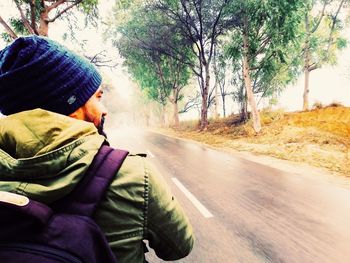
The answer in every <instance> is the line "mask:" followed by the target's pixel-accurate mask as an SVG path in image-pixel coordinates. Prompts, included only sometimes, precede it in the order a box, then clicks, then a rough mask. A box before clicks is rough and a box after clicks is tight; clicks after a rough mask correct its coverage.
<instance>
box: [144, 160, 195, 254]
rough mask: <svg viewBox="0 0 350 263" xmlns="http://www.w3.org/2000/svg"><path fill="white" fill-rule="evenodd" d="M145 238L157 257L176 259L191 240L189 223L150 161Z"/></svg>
mask: <svg viewBox="0 0 350 263" xmlns="http://www.w3.org/2000/svg"><path fill="white" fill-rule="evenodd" d="M146 172H147V175H148V182H149V184H148V187H149V189H148V190H149V191H148V193H149V196H148V211H147V239H148V240H149V245H150V247H151V248H153V249H154V250H155V253H156V255H157V256H158V257H160V258H161V259H163V260H177V259H180V258H183V257H185V256H187V255H188V254H189V253H190V252H191V250H192V247H193V244H194V235H193V230H192V226H191V224H190V222H189V220H188V218H187V217H186V215H185V213H184V211H183V209H182V208H181V206H180V204H179V203H178V202H177V200H176V199H175V197H174V196H173V195H172V193H171V192H170V189H169V187H168V185H167V184H166V182H165V181H164V179H163V177H162V176H160V175H159V174H158V173H157V172H156V171H155V169H153V168H152V167H151V166H150V165H149V164H148V165H146Z"/></svg>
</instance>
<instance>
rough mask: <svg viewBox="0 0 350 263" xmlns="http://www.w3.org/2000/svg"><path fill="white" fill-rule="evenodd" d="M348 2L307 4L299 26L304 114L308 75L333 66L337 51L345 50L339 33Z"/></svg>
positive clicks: (334, 0) (331, 0) (314, 0)
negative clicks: (342, 12)
mask: <svg viewBox="0 0 350 263" xmlns="http://www.w3.org/2000/svg"><path fill="white" fill-rule="evenodd" d="M348 2H349V1H348V0H308V1H307V5H306V8H305V10H304V14H303V15H304V20H303V23H302V24H301V36H302V39H303V46H302V51H301V53H302V57H303V60H304V61H303V62H302V63H301V64H302V65H303V70H304V93H303V110H304V111H305V110H308V108H309V92H310V73H311V72H312V71H314V70H316V69H318V68H321V67H322V66H323V65H324V64H335V63H336V60H337V59H336V51H337V50H339V49H342V48H344V47H345V46H346V43H347V41H346V40H345V39H344V38H343V37H341V35H340V33H341V31H342V29H343V28H344V19H341V18H340V15H341V11H342V9H344V7H345V6H346V4H347V3H348Z"/></svg>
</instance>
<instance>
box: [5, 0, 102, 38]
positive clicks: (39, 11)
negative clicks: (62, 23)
mask: <svg viewBox="0 0 350 263" xmlns="http://www.w3.org/2000/svg"><path fill="white" fill-rule="evenodd" d="M13 2H14V3H15V5H16V8H17V9H18V12H19V16H18V17H11V18H10V20H9V21H10V25H9V24H8V23H6V22H5V21H4V19H3V18H2V17H1V16H0V23H1V24H2V25H3V27H4V28H5V30H6V32H7V35H6V36H5V38H8V37H10V38H12V39H15V38H17V35H18V34H21V35H27V34H36V35H41V36H48V35H49V24H50V23H53V22H55V21H56V20H57V19H62V18H67V17H68V15H69V16H70V17H72V13H71V10H73V9H77V10H78V11H80V12H82V13H84V15H85V16H86V19H87V20H88V21H90V22H92V23H96V18H97V17H98V9H97V4H98V0H13ZM68 21H69V20H68Z"/></svg>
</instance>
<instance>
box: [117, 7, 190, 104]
mask: <svg viewBox="0 0 350 263" xmlns="http://www.w3.org/2000/svg"><path fill="white" fill-rule="evenodd" d="M128 18H129V19H128V20H127V21H124V23H122V24H120V25H119V26H118V32H119V33H120V34H121V37H120V38H119V39H118V40H116V41H115V42H114V43H115V45H116V47H117V48H118V49H119V52H120V54H121V56H122V57H124V59H125V61H124V66H126V68H127V69H128V72H129V74H130V75H131V76H132V78H133V79H134V80H135V81H136V82H137V83H138V84H139V86H140V87H141V89H142V90H143V91H144V92H145V94H146V95H147V96H148V97H149V98H150V99H152V100H154V101H157V102H158V103H160V104H162V105H166V103H167V99H168V98H169V96H170V95H171V92H172V91H173V90H174V89H181V88H182V87H184V86H185V85H186V84H187V82H188V80H189V77H190V70H189V69H188V66H186V65H185V64H184V63H182V62H181V61H180V60H179V59H178V58H176V57H172V56H167V55H165V54H164V53H163V52H159V50H160V49H163V50H164V49H166V47H165V46H163V45H162V43H163V41H162V40H166V39H169V38H171V40H172V43H173V44H175V45H178V46H177V47H178V49H183V52H186V48H184V47H182V46H180V42H177V40H178V35H177V34H172V33H171V32H170V31H169V30H168V28H167V27H166V26H159V25H162V24H164V19H165V18H164V17H162V16H160V15H159V14H158V15H156V14H155V15H153V16H152V17H151V16H149V14H148V13H147V11H145V10H142V9H138V8H135V9H133V10H132V11H130V14H129V16H128ZM180 95H181V94H178V97H177V98H174V99H175V100H176V101H177V100H179V99H181V96H180Z"/></svg>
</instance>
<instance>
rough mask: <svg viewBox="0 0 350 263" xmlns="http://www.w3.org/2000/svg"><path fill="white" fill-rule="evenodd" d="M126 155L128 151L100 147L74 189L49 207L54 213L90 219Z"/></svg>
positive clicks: (104, 146)
mask: <svg viewBox="0 0 350 263" xmlns="http://www.w3.org/2000/svg"><path fill="white" fill-rule="evenodd" d="M128 154H129V152H128V151H124V150H116V149H113V148H111V147H109V146H106V145H103V146H101V148H100V150H99V151H98V153H97V155H96V156H95V158H94V160H93V162H92V163H91V165H90V167H89V169H88V171H87V173H86V174H85V175H84V178H83V179H82V180H81V181H80V182H79V184H78V185H77V186H76V187H75V189H74V190H73V191H72V192H71V193H70V194H69V195H68V196H66V197H64V198H63V199H61V200H59V201H57V202H56V203H54V204H52V206H51V207H53V209H54V211H56V212H63V213H69V214H76V215H83V216H88V217H91V216H92V214H93V213H94V211H95V209H96V207H97V205H98V204H99V203H100V201H101V200H102V198H103V197H104V195H105V193H106V191H107V189H108V187H109V185H110V184H111V182H112V181H113V178H114V177H115V176H116V174H117V172H118V171H119V169H120V167H121V165H122V164H123V161H124V160H125V158H126V156H127V155H128Z"/></svg>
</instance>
